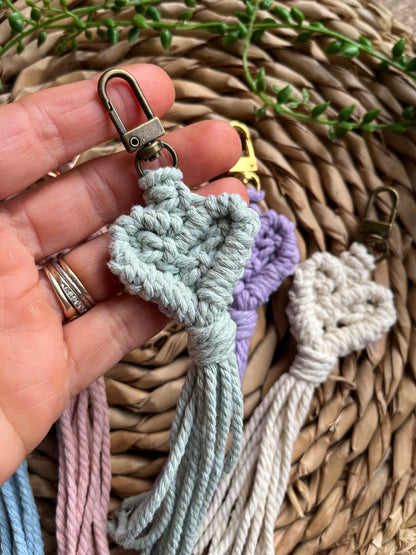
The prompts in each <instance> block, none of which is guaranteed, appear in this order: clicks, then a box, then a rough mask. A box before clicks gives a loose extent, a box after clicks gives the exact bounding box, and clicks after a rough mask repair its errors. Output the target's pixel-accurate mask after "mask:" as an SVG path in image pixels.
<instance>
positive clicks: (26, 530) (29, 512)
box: [0, 460, 43, 555]
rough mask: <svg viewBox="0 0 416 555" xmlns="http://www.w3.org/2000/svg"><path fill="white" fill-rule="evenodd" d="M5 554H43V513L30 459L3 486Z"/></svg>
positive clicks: (0, 523) (0, 539)
mask: <svg viewBox="0 0 416 555" xmlns="http://www.w3.org/2000/svg"><path fill="white" fill-rule="evenodd" d="M0 553H1V555H29V554H30V555H43V541H42V534H41V529H40V522H39V515H38V512H37V508H36V504H35V499H34V497H33V492H32V488H31V486H30V482H29V474H28V470H27V462H26V460H24V461H23V462H22V464H21V465H20V466H19V468H18V469H17V470H16V472H15V473H14V474H13V476H11V477H10V478H9V479H8V480H7V482H5V483H4V484H3V485H2V486H1V487H0Z"/></svg>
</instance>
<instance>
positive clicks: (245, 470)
mask: <svg viewBox="0 0 416 555" xmlns="http://www.w3.org/2000/svg"><path fill="white" fill-rule="evenodd" d="M373 266H374V262H373V258H372V257H371V256H370V255H369V254H368V253H367V251H366V249H365V247H364V246H362V245H360V244H358V243H354V244H353V245H352V246H351V248H350V251H346V252H344V253H342V254H341V256H340V258H336V257H334V256H332V255H331V254H329V253H316V254H314V255H313V256H312V257H311V258H310V259H309V260H307V261H306V262H303V263H301V264H299V266H298V267H297V269H296V271H295V276H294V282H293V286H292V289H291V291H290V293H289V305H288V308H287V314H288V317H289V322H290V326H291V332H292V334H293V336H294V337H295V339H296V341H297V354H296V357H295V360H294V362H293V364H292V366H291V368H290V370H289V372H288V373H287V374H284V375H283V376H282V377H281V378H280V379H279V380H278V381H277V382H276V383H275V384H274V385H273V387H272V388H271V389H270V391H269V392H268V394H267V395H266V396H265V398H264V400H263V401H262V403H261V404H260V405H259V406H258V407H257V409H256V410H255V412H254V413H253V416H252V417H251V419H250V420H249V422H248V424H247V427H246V429H245V430H244V435H243V442H242V450H241V454H240V457H239V460H238V462H237V464H236V466H235V468H234V470H233V472H232V473H231V474H229V475H228V476H226V477H225V478H224V479H223V480H222V481H221V482H220V484H219V487H218V489H217V492H216V493H215V495H214V498H213V501H212V503H211V506H210V508H209V510H208V512H207V515H206V518H205V520H204V522H203V525H202V527H201V529H200V531H199V539H198V542H197V545H196V549H195V554H196V555H200V554H201V553H203V552H204V549H205V548H206V547H207V546H208V545H209V550H208V553H210V554H216V555H225V554H228V553H232V554H233V555H236V554H239V553H243V552H244V554H245V555H248V554H252V555H253V554H257V553H262V554H263V553H264V554H270V555H272V554H274V545H273V528H274V523H275V521H276V519H277V516H278V513H279V509H280V506H281V504H282V501H283V498H284V495H285V492H286V486H287V482H288V479H289V472H290V465H291V456H292V450H293V444H294V442H295V440H296V438H297V435H298V433H299V430H300V427H301V426H302V423H303V421H304V419H305V417H306V415H307V412H308V409H309V405H310V402H311V399H312V396H313V392H314V389H315V388H316V387H317V386H318V385H320V384H321V383H323V382H324V381H325V380H326V379H327V377H328V375H329V374H330V372H331V370H332V369H333V367H334V366H335V365H336V362H337V359H338V357H340V356H345V355H347V354H348V353H350V352H352V351H355V350H358V349H362V348H363V347H365V345H366V344H367V343H369V342H371V341H375V340H376V339H378V338H380V337H381V335H382V334H383V333H385V332H386V331H388V329H389V328H390V327H391V326H392V325H393V323H394V321H395V318H396V315H395V311H394V305H393V296H392V293H391V291H390V290H389V289H387V288H385V287H382V286H380V285H377V284H376V283H374V282H372V281H370V275H369V272H370V270H371V269H372V268H373Z"/></svg>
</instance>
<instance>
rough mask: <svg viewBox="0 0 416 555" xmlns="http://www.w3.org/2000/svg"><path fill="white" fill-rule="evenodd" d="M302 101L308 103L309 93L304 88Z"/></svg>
mask: <svg viewBox="0 0 416 555" xmlns="http://www.w3.org/2000/svg"><path fill="white" fill-rule="evenodd" d="M302 99H303V102H304V103H306V102H309V92H308V89H305V87H304V88H303V89H302Z"/></svg>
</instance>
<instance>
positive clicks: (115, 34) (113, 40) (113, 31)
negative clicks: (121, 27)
mask: <svg viewBox="0 0 416 555" xmlns="http://www.w3.org/2000/svg"><path fill="white" fill-rule="evenodd" d="M119 38H120V33H119V31H118V29H117V28H116V27H110V28H109V29H107V40H108V42H109V43H110V44H112V45H114V44H117V43H118V39H119Z"/></svg>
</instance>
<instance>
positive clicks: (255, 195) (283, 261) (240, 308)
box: [228, 120, 299, 380]
mask: <svg viewBox="0 0 416 555" xmlns="http://www.w3.org/2000/svg"><path fill="white" fill-rule="evenodd" d="M230 125H231V126H232V127H234V128H235V129H236V130H237V131H238V133H239V135H240V138H241V143H242V150H243V155H242V156H241V157H240V159H239V160H238V162H237V163H236V164H235V166H233V167H232V168H231V170H230V171H229V172H228V173H229V174H230V175H236V176H237V177H239V178H240V179H241V180H242V182H243V183H244V184H245V185H246V186H248V185H255V186H256V189H247V193H248V197H249V200H250V204H249V206H250V208H252V209H253V210H255V211H256V212H257V214H258V215H259V218H260V231H259V232H258V233H257V234H256V236H255V238H254V244H253V247H252V249H251V256H250V259H249V261H248V262H247V264H246V266H245V268H244V275H243V277H242V278H241V279H240V281H239V282H238V284H237V285H236V287H235V289H234V292H233V302H232V304H231V305H230V307H229V309H228V311H229V313H230V315H231V318H232V319H233V320H234V322H235V324H236V326H237V331H236V340H235V355H236V358H237V365H238V372H239V376H240V380H242V379H243V376H244V372H245V370H246V367H247V358H248V351H249V347H250V339H251V338H252V336H253V334H254V330H255V327H256V323H257V309H258V308H259V307H261V306H262V305H263V304H265V303H266V302H267V301H268V300H269V298H270V295H271V294H272V293H274V292H275V291H277V290H278V288H279V287H280V284H281V283H282V281H283V280H284V279H285V278H287V277H288V276H290V275H292V274H293V271H294V269H295V266H296V263H297V262H298V260H299V252H298V248H297V241H296V236H295V225H294V223H293V222H291V221H290V220H288V219H287V218H285V216H282V215H280V214H277V212H275V211H274V210H271V209H269V210H266V211H265V212H262V211H261V210H260V207H259V203H260V202H261V201H262V200H263V199H264V191H261V190H260V187H261V184H260V179H259V176H258V175H257V160H256V156H255V153H254V147H253V143H252V141H251V136H250V131H249V128H248V127H247V126H246V125H244V124H243V123H241V122H239V121H235V120H233V121H230Z"/></svg>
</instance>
